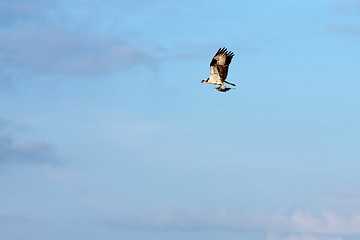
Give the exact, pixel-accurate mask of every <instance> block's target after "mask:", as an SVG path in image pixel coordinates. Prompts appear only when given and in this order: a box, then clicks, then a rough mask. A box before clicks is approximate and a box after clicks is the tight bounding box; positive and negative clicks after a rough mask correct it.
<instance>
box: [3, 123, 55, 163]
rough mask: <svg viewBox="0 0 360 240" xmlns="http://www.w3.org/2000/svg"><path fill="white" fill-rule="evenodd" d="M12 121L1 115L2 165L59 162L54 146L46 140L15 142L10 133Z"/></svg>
mask: <svg viewBox="0 0 360 240" xmlns="http://www.w3.org/2000/svg"><path fill="white" fill-rule="evenodd" d="M10 128H13V126H12V123H11V122H9V121H6V120H4V119H3V118H1V117H0V166H1V165H4V164H12V163H28V164H58V159H57V157H56V154H55V152H54V148H53V146H52V145H50V144H49V143H46V142H44V141H35V140H33V141H26V142H21V143H15V141H14V139H13V138H12V137H11V134H10V133H9V129H10Z"/></svg>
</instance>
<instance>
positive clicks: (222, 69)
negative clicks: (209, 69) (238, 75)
mask: <svg viewBox="0 0 360 240" xmlns="http://www.w3.org/2000/svg"><path fill="white" fill-rule="evenodd" d="M224 57H225V58H226V59H225V62H224ZM233 57H234V53H233V52H231V51H228V50H227V49H226V48H224V47H223V48H219V50H218V51H217V52H216V54H215V56H214V57H213V59H212V60H211V63H210V66H215V67H216V69H217V70H218V72H219V75H220V78H221V81H224V80H225V79H226V77H227V74H228V70H229V65H230V63H231V60H232V58H233Z"/></svg>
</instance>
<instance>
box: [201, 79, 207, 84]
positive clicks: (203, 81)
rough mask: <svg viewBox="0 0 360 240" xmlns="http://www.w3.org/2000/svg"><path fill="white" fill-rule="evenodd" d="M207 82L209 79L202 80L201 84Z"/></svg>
mask: <svg viewBox="0 0 360 240" xmlns="http://www.w3.org/2000/svg"><path fill="white" fill-rule="evenodd" d="M208 81H209V78H207V79H204V80H202V81H201V83H207V82H208Z"/></svg>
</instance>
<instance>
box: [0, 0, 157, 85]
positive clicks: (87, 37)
mask: <svg viewBox="0 0 360 240" xmlns="http://www.w3.org/2000/svg"><path fill="white" fill-rule="evenodd" d="M65 3H66V1H65ZM65 3H63V2H62V1H52V2H51V3H49V2H48V1H22V0H20V1H3V2H2V3H0V9H1V10H0V19H4V20H5V19H6V20H5V21H3V25H5V26H4V27H3V30H2V31H0V65H1V66H2V67H1V68H0V83H2V84H3V85H4V84H6V83H8V82H9V80H12V79H14V78H15V77H16V75H15V73H14V72H16V73H17V76H18V75H20V74H19V72H20V73H21V72H24V71H26V74H29V73H32V74H34V76H38V75H52V74H56V75H71V76H72V75H75V76H79V75H81V76H92V75H102V74H107V73H112V72H116V71H118V70H119V69H120V70H121V69H122V70H123V69H125V68H129V67H132V66H134V65H145V66H147V67H149V68H153V67H154V62H155V61H154V59H153V57H152V56H151V55H150V54H148V53H147V52H146V51H145V50H144V49H141V48H140V47H137V46H135V45H133V44H131V43H130V42H129V41H127V38H126V35H124V34H121V32H119V31H118V29H117V28H116V25H117V22H118V21H121V20H119V19H118V18H117V17H116V15H115V13H114V10H111V9H112V8H111V6H108V5H107V4H103V5H102V6H101V8H100V7H99V8H95V7H94V4H95V3H96V2H93V3H92V4H90V3H89V4H86V3H83V4H79V3H78V4H75V3H71V2H70V1H69V2H67V4H70V5H67V4H65ZM69 8H71V9H70V10H69ZM120 9H121V10H124V8H123V7H122V8H120ZM102 10H103V11H105V12H103V11H102ZM106 14H110V16H108V15H106ZM99 15H100V17H99ZM120 15H121V14H120ZM104 16H106V17H104ZM97 19H98V20H99V21H97ZM113 25H114V26H115V27H111V26H113ZM104 26H105V27H104ZM14 69H15V71H14ZM24 75H25V74H24ZM24 78H25V77H24Z"/></svg>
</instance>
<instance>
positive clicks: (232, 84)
mask: <svg viewBox="0 0 360 240" xmlns="http://www.w3.org/2000/svg"><path fill="white" fill-rule="evenodd" d="M224 83H227V84H230V85H231V86H234V87H236V85H235V84H234V83H229V82H227V81H224Z"/></svg>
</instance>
